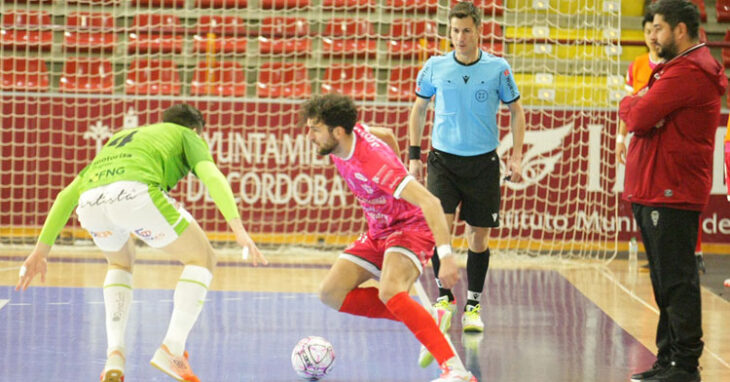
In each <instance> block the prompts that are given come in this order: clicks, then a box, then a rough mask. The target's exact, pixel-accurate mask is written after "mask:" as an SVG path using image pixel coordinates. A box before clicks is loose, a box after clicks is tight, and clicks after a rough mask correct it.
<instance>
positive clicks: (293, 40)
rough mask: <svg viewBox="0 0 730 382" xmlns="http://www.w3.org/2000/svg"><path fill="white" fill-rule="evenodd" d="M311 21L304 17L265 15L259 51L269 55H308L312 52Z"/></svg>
mask: <svg viewBox="0 0 730 382" xmlns="http://www.w3.org/2000/svg"><path fill="white" fill-rule="evenodd" d="M308 36H309V22H308V21H307V19H305V18H303V17H264V18H263V20H261V28H260V31H259V51H260V52H261V54H264V55H267V54H272V55H287V56H306V55H309V54H310V53H311V52H312V40H311V38H309V37H308Z"/></svg>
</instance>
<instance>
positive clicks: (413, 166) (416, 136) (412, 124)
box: [408, 97, 431, 181]
mask: <svg viewBox="0 0 730 382" xmlns="http://www.w3.org/2000/svg"><path fill="white" fill-rule="evenodd" d="M429 102H431V100H430V99H426V98H423V97H416V102H414V103H413V107H412V108H411V113H410V115H409V116H408V144H409V147H408V172H409V173H410V174H411V175H413V176H414V177H416V179H418V180H419V181H421V180H422V179H423V177H422V169H423V163H422V162H421V138H422V137H423V127H424V126H425V125H426V110H428V104H429Z"/></svg>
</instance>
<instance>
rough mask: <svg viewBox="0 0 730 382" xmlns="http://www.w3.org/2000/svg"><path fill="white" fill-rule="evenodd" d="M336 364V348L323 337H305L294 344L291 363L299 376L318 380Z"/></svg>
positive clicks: (308, 379) (309, 379)
mask: <svg viewBox="0 0 730 382" xmlns="http://www.w3.org/2000/svg"><path fill="white" fill-rule="evenodd" d="M334 364H335V350H334V349H333V348H332V344H331V343H330V342H329V341H327V340H326V339H324V338H322V337H317V336H309V337H304V338H302V339H301V340H299V342H298V343H297V345H296V346H294V351H292V353H291V365H292V367H294V371H296V372H297V375H299V378H301V379H304V380H307V381H317V380H319V379H320V378H322V377H324V376H325V375H327V374H328V373H329V372H330V371H332V366H333V365H334Z"/></svg>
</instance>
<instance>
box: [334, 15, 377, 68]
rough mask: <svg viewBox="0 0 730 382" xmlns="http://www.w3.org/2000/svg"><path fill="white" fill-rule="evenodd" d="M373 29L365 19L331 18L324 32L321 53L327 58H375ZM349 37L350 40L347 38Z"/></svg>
mask: <svg viewBox="0 0 730 382" xmlns="http://www.w3.org/2000/svg"><path fill="white" fill-rule="evenodd" d="M372 36H375V27H374V26H373V23H371V22H370V21H369V20H367V19H352V18H333V19H331V20H330V21H329V22H328V23H327V25H326V27H325V31H324V35H323V38H322V53H323V54H324V55H325V56H328V57H371V58H374V57H375V53H376V52H377V41H376V40H375V39H370V38H368V37H372ZM347 37H351V38H347Z"/></svg>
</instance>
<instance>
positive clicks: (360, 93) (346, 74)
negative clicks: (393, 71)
mask: <svg viewBox="0 0 730 382" xmlns="http://www.w3.org/2000/svg"><path fill="white" fill-rule="evenodd" d="M322 81H323V83H322V87H321V90H322V93H340V94H344V95H348V96H350V97H352V98H354V99H357V100H374V99H375V95H376V93H377V91H376V85H375V82H376V81H375V73H374V72H373V68H371V67H369V66H367V65H352V64H333V65H332V66H330V67H328V68H327V69H326V70H325V72H324V79H323V80H322Z"/></svg>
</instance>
